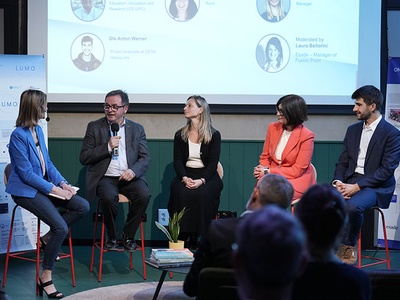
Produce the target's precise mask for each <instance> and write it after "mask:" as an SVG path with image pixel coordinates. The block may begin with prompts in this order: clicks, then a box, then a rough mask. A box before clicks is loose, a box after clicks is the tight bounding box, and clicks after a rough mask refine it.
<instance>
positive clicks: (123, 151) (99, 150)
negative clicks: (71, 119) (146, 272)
mask: <svg viewBox="0 0 400 300" xmlns="http://www.w3.org/2000/svg"><path fill="white" fill-rule="evenodd" d="M128 107H129V98H128V95H127V94H126V93H125V92H123V91H121V90H115V91H111V92H109V93H108V94H107V95H106V98H105V102H104V112H105V118H101V119H98V120H96V121H92V122H90V123H89V124H88V126H87V129H86V134H85V137H84V138H83V143H82V149H81V154H80V162H81V164H83V165H88V168H87V174H86V184H87V197H88V199H94V198H96V196H97V197H98V198H99V201H100V203H101V208H102V211H103V213H104V223H105V225H106V227H107V242H106V243H105V245H104V248H105V249H106V250H115V251H116V250H118V244H117V225H116V218H117V211H118V199H119V198H118V194H123V195H125V196H126V197H127V198H128V199H129V200H130V202H129V213H128V216H127V219H126V221H125V225H124V228H123V232H122V238H123V246H124V248H125V250H126V251H129V252H132V251H134V250H135V249H136V248H137V246H136V243H135V234H136V231H137V229H138V227H139V225H140V220H141V218H142V216H143V214H144V213H145V211H146V208H147V205H148V203H149V200H150V191H149V188H148V185H147V182H146V179H145V172H146V171H147V169H148V167H149V164H150V155H149V151H148V148H147V141H146V134H145V132H144V129H143V126H142V125H140V124H138V123H135V122H132V121H130V120H128V119H126V118H125V114H126V113H127V111H128ZM113 123H114V124H113ZM111 124H112V125H111ZM115 124H118V125H117V126H116V125H115Z"/></svg>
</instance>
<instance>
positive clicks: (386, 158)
mask: <svg viewBox="0 0 400 300" xmlns="http://www.w3.org/2000/svg"><path fill="white" fill-rule="evenodd" d="M351 98H352V99H354V100H355V105H354V108H353V111H354V112H355V113H356V114H357V119H358V120H360V121H361V122H358V123H356V124H353V125H351V126H349V128H348V129H347V132H346V136H345V138H344V141H343V150H342V153H341V154H340V157H339V160H338V162H337V163H336V168H335V173H334V177H333V181H332V184H333V185H334V186H335V187H336V189H337V190H338V191H339V192H340V193H341V194H342V195H343V197H344V198H345V199H346V200H347V201H346V204H347V207H348V209H349V224H348V226H347V228H346V231H345V233H344V235H343V237H342V241H341V243H342V245H341V246H340V247H339V249H338V252H337V255H338V257H339V258H340V259H342V260H343V261H344V262H345V263H348V264H354V263H355V262H356V260H357V251H356V247H355V245H356V243H357V237H358V234H359V232H360V229H361V226H362V223H363V217H364V212H365V211H366V210H367V209H370V208H371V207H373V206H375V205H378V206H379V207H381V208H388V207H389V204H390V200H391V198H392V196H393V192H394V189H395V184H396V182H395V178H394V171H395V169H396V168H397V166H398V165H399V160H400V131H399V130H398V129H396V128H395V127H394V126H392V125H391V124H389V123H388V122H386V121H385V120H384V119H383V118H382V116H381V114H380V109H381V107H382V104H383V95H382V93H381V92H380V91H379V90H378V89H377V88H376V87H374V86H372V85H366V86H363V87H361V88H359V89H357V90H356V91H355V92H354V93H353V95H352V96H351Z"/></svg>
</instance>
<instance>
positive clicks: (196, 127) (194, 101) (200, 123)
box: [168, 95, 223, 247]
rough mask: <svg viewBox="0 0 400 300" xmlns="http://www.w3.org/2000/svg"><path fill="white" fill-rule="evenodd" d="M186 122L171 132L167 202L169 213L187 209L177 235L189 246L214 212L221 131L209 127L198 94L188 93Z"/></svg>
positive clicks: (204, 105)
mask: <svg viewBox="0 0 400 300" xmlns="http://www.w3.org/2000/svg"><path fill="white" fill-rule="evenodd" d="M183 112H184V114H185V118H186V119H187V123H186V125H185V126H184V127H183V128H181V129H179V130H178V131H177V132H176V133H175V137H174V168H175V172H176V175H177V176H176V177H175V178H174V179H173V180H172V182H171V193H170V198H169V202H168V211H169V215H170V216H172V215H173V214H174V213H175V212H180V211H181V210H182V209H183V208H184V207H186V209H187V212H186V213H185V214H184V215H183V218H182V220H181V233H180V237H179V238H180V239H181V240H187V239H189V243H190V247H197V240H198V237H199V236H200V235H204V234H205V233H206V232H207V230H208V227H209V225H210V222H211V220H212V219H215V216H216V215H217V212H218V207H219V201H220V196H221V190H222V188H223V183H222V179H221V178H220V176H219V175H218V173H217V165H218V162H219V157H220V152H221V134H220V133H219V131H218V130H216V129H215V128H214V127H212V122H211V115H210V108H209V106H208V103H207V101H206V99H204V98H203V97H201V96H197V95H193V96H190V97H189V98H188V99H187V101H186V104H185V107H184V108H183Z"/></svg>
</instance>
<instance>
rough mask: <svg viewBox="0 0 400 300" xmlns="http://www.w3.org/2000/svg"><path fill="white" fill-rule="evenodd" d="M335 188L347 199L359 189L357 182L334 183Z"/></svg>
mask: <svg viewBox="0 0 400 300" xmlns="http://www.w3.org/2000/svg"><path fill="white" fill-rule="evenodd" d="M336 189H337V190H338V191H339V192H340V193H341V194H342V196H343V198H344V199H346V200H349V199H350V198H351V197H352V196H353V195H354V194H355V193H357V192H358V191H360V190H361V189H360V187H359V186H358V184H357V183H355V184H350V183H336Z"/></svg>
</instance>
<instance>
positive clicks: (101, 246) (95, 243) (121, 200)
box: [90, 194, 147, 282]
mask: <svg viewBox="0 0 400 300" xmlns="http://www.w3.org/2000/svg"><path fill="white" fill-rule="evenodd" d="M118 197H119V201H118V202H119V203H129V199H128V198H127V197H125V196H124V195H122V194H119V195H118ZM99 218H101V236H100V241H99V242H98V241H97V239H96V235H97V224H98V219H99ZM139 227H140V241H141V243H140V245H137V249H136V250H139V251H141V252H142V265H143V279H144V280H146V278H147V274H146V264H145V247H144V231H143V220H140V226H139ZM104 238H105V225H104V214H103V213H101V212H100V200H98V201H97V208H96V217H95V221H94V234H93V243H92V259H91V261H90V272H93V265H94V252H95V248H97V249H99V251H100V261H99V271H98V279H97V280H98V282H101V278H102V274H103V254H104V253H105V252H108V251H107V250H105V249H104ZM113 252H115V251H113ZM118 252H124V250H123V249H121V250H120V251H118ZM129 269H130V270H132V269H133V261H132V252H130V253H129Z"/></svg>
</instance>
